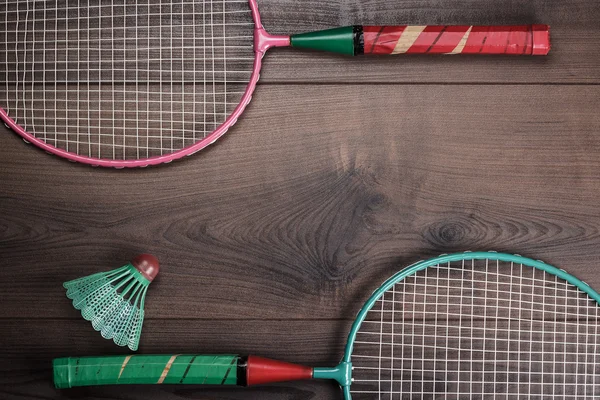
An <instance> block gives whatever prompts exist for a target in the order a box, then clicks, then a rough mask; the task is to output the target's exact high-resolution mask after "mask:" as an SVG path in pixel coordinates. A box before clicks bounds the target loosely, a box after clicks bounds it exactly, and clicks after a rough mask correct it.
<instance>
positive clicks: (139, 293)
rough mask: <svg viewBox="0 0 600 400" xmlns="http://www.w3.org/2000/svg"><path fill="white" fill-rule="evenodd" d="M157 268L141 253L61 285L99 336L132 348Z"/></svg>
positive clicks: (156, 263)
mask: <svg viewBox="0 0 600 400" xmlns="http://www.w3.org/2000/svg"><path fill="white" fill-rule="evenodd" d="M158 269H159V268H158V260H157V259H156V258H155V257H154V256H151V255H149V254H142V255H140V256H138V257H136V258H135V259H134V260H133V261H132V262H131V263H130V264H127V265H125V266H123V267H121V268H117V269H115V270H113V271H108V272H100V273H97V274H94V275H90V276H85V277H83V278H79V279H75V280H72V281H69V282H65V283H64V284H63V286H64V287H65V289H67V297H68V298H69V299H71V300H73V307H75V308H76V309H77V310H80V311H81V315H82V316H83V318H85V319H86V320H88V321H90V322H91V323H92V326H93V327H94V329H95V330H97V331H98V332H100V333H101V335H102V337H104V338H105V339H112V340H113V341H114V342H115V344H117V345H118V346H127V347H129V348H130V349H131V350H133V351H135V350H137V348H138V345H139V342H140V336H141V334H142V324H143V322H144V299H145V297H146V292H147V290H148V285H150V282H152V280H153V279H154V278H155V277H156V274H158Z"/></svg>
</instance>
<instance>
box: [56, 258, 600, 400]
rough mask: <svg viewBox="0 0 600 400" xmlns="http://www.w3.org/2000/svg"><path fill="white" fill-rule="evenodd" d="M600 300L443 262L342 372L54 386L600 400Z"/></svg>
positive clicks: (389, 292)
mask: <svg viewBox="0 0 600 400" xmlns="http://www.w3.org/2000/svg"><path fill="white" fill-rule="evenodd" d="M599 302H600V295H599V294H598V293H597V292H595V291H594V290H593V289H592V288H591V287H590V286H588V285H587V284H586V283H585V282H583V281H581V280H579V279H578V278H576V277H574V276H572V275H570V274H568V273H567V272H565V271H563V270H561V269H558V268H556V267H553V266H551V265H548V264H545V263H543V262H541V261H536V260H532V259H528V258H525V257H521V256H517V255H510V254H502V253H494V252H467V253H460V254H450V255H443V256H440V257H437V258H434V259H431V260H427V261H420V262H418V263H415V264H413V265H411V266H409V267H408V268H406V269H404V270H402V271H400V272H398V273H397V274H396V275H394V276H392V277H391V278H390V279H388V280H387V281H386V282H384V283H383V285H381V286H380V287H379V288H378V289H377V290H375V291H374V293H373V294H372V295H371V296H370V297H369V299H368V300H367V301H366V303H365V304H364V306H363V307H362V309H361V310H360V311H359V312H358V315H357V317H356V319H355V321H354V324H353V325H352V328H351V330H350V332H349V335H348V340H347V344H346V348H345V351H344V355H343V357H342V360H341V363H340V364H339V365H338V366H336V367H331V368H323V367H319V368H311V367H305V366H301V365H296V364H290V363H285V362H281V361H274V360H270V359H265V358H261V357H256V356H248V357H240V356H238V355H128V356H107V357H82V358H59V359H55V360H54V365H53V366H54V384H55V386H56V387H57V388H70V387H75V386H91V385H117V384H204V385H238V386H253V385H264V384H270V383H274V382H283V381H294V380H305V379H313V378H315V379H328V380H334V381H336V382H337V383H338V384H339V385H340V387H341V388H342V391H343V394H344V398H345V399H346V400H351V399H354V400H360V399H373V398H382V397H383V396H385V398H391V397H392V396H393V397H401V396H402V395H406V396H410V397H411V398H413V396H415V397H419V398H425V397H426V398H435V397H436V396H437V395H442V394H444V395H449V396H450V398H457V397H461V396H464V395H466V394H469V393H477V394H478V395H482V394H490V395H491V394H499V393H500V394H502V393H505V394H507V395H508V396H509V397H510V394H511V393H529V394H531V395H532V396H534V395H541V396H542V397H544V396H545V395H549V394H550V393H552V394H553V395H554V396H553V397H557V396H562V395H563V394H564V393H577V394H578V395H589V396H591V398H599V397H600V384H596V382H597V375H598V371H600V354H597V353H599V352H598V351H596V350H597V349H598V348H600V341H599V339H598V337H600V330H599V325H600V324H599V321H600V311H599V310H600V307H598V303H599ZM523 365H526V368H525V369H524V367H523ZM547 371H552V373H548V372H547ZM547 375H549V376H548V377H547V378H546V376H547ZM540 376H545V378H544V379H540ZM464 382H467V383H468V384H465V383H464ZM598 382H600V380H599V381H598ZM377 396H379V397H377Z"/></svg>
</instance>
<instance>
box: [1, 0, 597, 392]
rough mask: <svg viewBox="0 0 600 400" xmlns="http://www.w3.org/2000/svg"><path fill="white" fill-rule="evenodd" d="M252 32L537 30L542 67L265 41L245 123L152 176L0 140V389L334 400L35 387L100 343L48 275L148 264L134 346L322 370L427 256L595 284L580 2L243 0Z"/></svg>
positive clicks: (593, 178)
mask: <svg viewBox="0 0 600 400" xmlns="http://www.w3.org/2000/svg"><path fill="white" fill-rule="evenodd" d="M260 5H261V10H262V11H263V23H264V24H265V26H266V27H267V28H268V29H269V30H270V31H271V32H272V33H295V32H300V31H304V30H310V29H313V28H315V29H316V28H325V27H331V26H337V25H345V24H350V23H359V22H361V23H365V24H392V23H396V24H400V23H474V24H512V23H529V22H535V23H549V24H551V25H552V29H553V30H552V37H553V43H554V47H553V51H552V53H551V55H550V56H549V57H547V58H539V59H533V58H508V59H506V58H499V57H490V58H475V57H466V58H459V57H433V58H429V57H406V58H402V57H390V58H385V57H384V58H374V59H368V58H363V59H358V60H348V59H346V58H343V57H336V56H330V55H323V54H315V53H301V52H300V53H299V52H294V51H292V50H280V49H276V50H274V51H272V52H270V53H269V54H268V55H267V57H266V63H265V67H264V73H263V79H262V80H261V84H260V86H259V88H258V89H257V93H256V94H255V97H254V100H253V103H252V104H251V105H250V107H249V108H248V110H247V112H246V113H245V114H244V117H243V118H242V119H241V120H240V122H239V123H238V125H236V126H235V127H234V128H233V129H232V130H231V131H230V132H229V133H228V134H227V135H226V136H225V137H223V138H222V139H221V140H219V141H218V142H217V143H216V144H214V145H213V146H211V147H210V148H209V149H207V150H205V151H203V152H201V153H199V154H196V155H194V156H192V157H190V158H187V159H185V160H182V161H179V162H174V163H172V164H170V165H164V166H160V167H155V168H147V169H139V170H128V171H123V170H109V169H94V168H91V167H87V166H83V165H77V164H72V163H69V162H66V161H63V160H61V159H58V158H57V157H54V156H50V155H47V154H45V153H44V152H43V151H40V150H38V149H37V148H34V147H32V146H27V145H25V144H24V143H23V141H22V140H21V139H20V138H19V137H18V136H16V135H15V134H13V133H11V132H10V131H9V130H6V129H2V130H1V132H0V158H1V161H2V162H1V163H0V337H2V339H0V398H2V399H9V400H16V399H19V400H23V399H27V400H28V399H55V398H56V399H62V398H80V399H128V400H130V399H154V398H156V399H158V398H161V399H294V400H299V399H314V400H316V399H319V400H320V399H335V398H340V399H341V394H340V393H339V392H338V390H337V388H336V387H335V385H334V384H332V383H327V382H310V383H307V382H301V383H291V384H283V385H273V386H270V387H267V388H258V389H250V390H237V389H209V390H207V389H203V388H199V387H137V388H134V387H107V388H86V389H77V390H71V391H62V392H61V391H56V390H55V389H53V387H52V382H51V368H50V363H51V360H52V358H54V357H59V356H67V355H96V354H115V353H124V352H126V351H124V350H122V349H119V348H117V347H116V346H115V345H114V344H113V343H112V342H109V341H106V340H104V339H102V338H101V337H100V335H99V334H98V333H96V332H94V331H93V329H92V328H91V327H90V326H89V323H87V322H85V321H84V320H83V319H82V318H81V317H80V315H79V313H78V312H77V311H75V310H74V309H73V308H72V307H71V305H70V302H69V301H68V300H67V299H66V298H65V296H64V290H63V288H62V285H61V283H62V282H63V281H66V280H69V279H73V278H75V277H79V276H83V275H88V274H91V273H94V272H97V271H101V270H108V269H112V268H116V267H118V266H120V265H121V264H123V263H125V262H126V261H128V260H130V259H131V258H132V257H134V256H135V255H136V254H137V253H140V252H151V253H153V254H155V255H156V256H158V257H159V259H160V260H161V262H162V270H161V274H160V276H159V278H158V279H157V280H156V281H155V283H153V284H152V286H151V288H150V291H149V294H148V298H147V304H146V312H147V319H146V323H145V326H144V333H143V335H142V341H141V347H140V351H141V352H144V353H206V352H239V353H252V354H258V355H262V356H268V357H275V358H280V359H285V360H287V361H292V362H301V363H307V364H311V365H317V366H329V365H332V364H334V363H336V362H337V361H338V360H339V358H340V357H341V355H342V352H343V345H344V342H345V339H346V335H347V332H348V329H349V326H350V324H351V322H352V319H353V318H354V315H355V314H356V312H357V311H358V309H359V308H360V305H361V304H362V303H363V302H364V300H365V299H366V298H367V297H368V295H369V294H370V293H371V292H372V290H373V289H375V288H376V287H377V286H378V285H379V284H380V283H381V281H382V280H383V279H385V278H386V277H388V276H389V275H390V274H392V273H393V272H395V271H397V270H398V269H400V268H401V267H403V266H405V265H407V264H409V263H411V262H414V261H416V260H418V259H422V258H427V257H430V256H434V255H437V254H440V253H443V252H453V251H462V250H488V249H492V250H498V251H506V252H512V253H519V254H523V255H527V256H530V257H533V258H540V259H543V260H545V261H547V262H550V263H552V264H554V265H557V266H560V267H562V268H564V269H566V270H568V271H569V272H571V273H573V274H575V275H576V276H578V277H580V278H581V279H583V280H585V281H587V282H588V283H590V284H591V285H592V286H593V287H596V288H600V274H599V271H600V270H599V269H598V266H597V263H598V260H599V259H600V208H599V207H600V178H599V175H600V137H599V134H600V114H599V112H598V110H599V107H600V87H599V86H598V84H599V83H600V67H599V66H598V65H599V62H600V55H599V52H598V49H599V48H600V29H599V25H598V21H599V20H600V6H599V5H598V3H597V2H596V1H594V0H576V1H569V2H566V1H558V0H555V1H547V0H530V1H525V0H503V1H494V0H484V1H476V0H465V1H454V0H413V1H396V2H395V1H390V0H387V1H379V0H369V1H350V0H347V1H343V0H336V1H327V2H322V1H292V0H262V1H260Z"/></svg>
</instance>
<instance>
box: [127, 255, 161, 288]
mask: <svg viewBox="0 0 600 400" xmlns="http://www.w3.org/2000/svg"><path fill="white" fill-rule="evenodd" d="M131 264H133V266H134V267H135V269H137V270H138V271H140V272H141V273H142V275H144V277H145V278H146V279H148V280H149V281H150V282H152V281H153V280H154V278H156V275H158V271H159V267H158V259H157V258H156V257H154V256H153V255H152V254H140V255H139V256H137V257H136V258H134V259H133V261H131Z"/></svg>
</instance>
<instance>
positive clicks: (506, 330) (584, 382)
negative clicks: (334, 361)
mask: <svg viewBox="0 0 600 400" xmlns="http://www.w3.org/2000/svg"><path fill="white" fill-rule="evenodd" d="M598 302H600V295H599V294H598V293H597V292H595V291H594V290H593V289H592V288H591V287H590V286H588V285H587V284H586V283H585V282H583V281H581V280H579V279H577V278H576V277H574V276H572V275H570V274H568V273H567V272H565V271H563V270H561V269H558V268H556V267H553V266H551V265H548V264H545V263H543V262H541V261H536V260H532V259H529V258H525V257H521V256H518V255H509V254H502V253H495V252H467V253H460V254H452V255H443V256H440V257H437V258H434V259H431V260H428V261H421V262H418V263H416V264H414V265H412V266H410V267H408V268H406V269H404V270H402V271H401V272H399V273H397V274H396V275H394V276H393V277H391V278H390V279H389V280H387V281H386V282H385V283H384V284H383V285H382V286H381V287H379V289H377V290H376V291H375V292H374V293H373V295H372V296H371V297H370V298H369V299H368V300H367V302H366V303H365V305H364V306H363V308H362V309H361V310H360V312H359V313H358V316H357V318H356V320H355V322H354V324H353V326H352V329H351V331H350V334H349V338H348V342H347V345H346V350H345V354H344V357H343V360H342V364H341V365H346V366H348V367H349V366H351V378H350V377H349V376H346V377H345V378H344V379H345V380H346V382H347V383H349V384H348V385H346V386H344V385H343V390H344V395H345V398H346V399H347V400H350V399H354V400H360V399H374V398H376V399H390V400H391V399H400V398H402V399H413V398H418V399H441V398H443V399H475V398H477V399H481V398H486V399H487V398H489V399H516V398H557V397H560V398H566V399H576V398H577V399H581V398H590V399H591V398H598V396H600V377H598V376H599V373H600V351H598V350H600V347H599V346H600V343H599V341H598V333H599V332H598V326H599V324H600V312H599V307H598ZM338 380H340V379H338ZM349 381H351V382H349Z"/></svg>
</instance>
